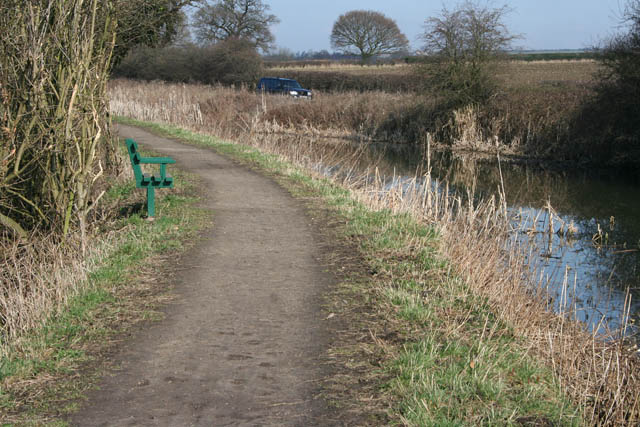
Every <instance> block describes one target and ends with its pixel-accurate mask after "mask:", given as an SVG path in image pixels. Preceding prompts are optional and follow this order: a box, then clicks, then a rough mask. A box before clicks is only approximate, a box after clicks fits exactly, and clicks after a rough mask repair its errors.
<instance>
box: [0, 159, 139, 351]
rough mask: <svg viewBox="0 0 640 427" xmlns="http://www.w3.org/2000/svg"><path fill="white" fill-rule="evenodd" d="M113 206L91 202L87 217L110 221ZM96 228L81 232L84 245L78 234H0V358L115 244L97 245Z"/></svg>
mask: <svg viewBox="0 0 640 427" xmlns="http://www.w3.org/2000/svg"><path fill="white" fill-rule="evenodd" d="M121 160H124V157H122V159H121ZM132 179H133V176H132V173H131V171H130V170H123V171H122V172H121V173H120V175H118V176H115V175H114V176H112V180H113V182H114V183H115V182H117V183H121V182H124V181H131V180H132ZM105 191H106V190H105ZM114 209H115V208H114V206H113V202H110V203H106V202H104V201H103V202H102V203H100V204H96V206H94V209H93V212H92V216H91V217H90V218H89V220H90V221H91V222H92V223H93V224H100V225H101V226H104V225H105V224H107V223H109V222H111V221H112V218H111V216H112V215H113V211H114ZM97 230H98V227H97V226H94V227H91V229H89V230H86V232H87V233H89V234H88V236H87V237H90V238H89V239H87V240H88V243H84V244H83V240H84V239H82V238H81V236H80V234H79V233H73V234H70V235H69V236H68V237H67V239H66V240H65V241H64V242H61V241H60V238H59V236H58V235H56V234H55V233H49V234H40V235H33V236H31V237H30V239H29V240H28V241H24V240H21V239H16V238H14V237H12V236H9V235H4V236H0V266H1V268H0V359H2V357H4V356H6V351H8V350H9V348H10V347H13V348H14V349H15V347H16V346H18V347H19V345H20V338H21V337H23V336H25V334H28V333H29V332H30V331H33V330H35V329H37V328H38V327H40V326H42V325H43V324H44V322H45V321H46V320H47V319H48V318H49V317H50V316H52V315H55V314H56V313H59V312H60V311H61V310H62V309H63V308H64V307H66V306H67V302H68V301H69V299H71V298H73V297H74V296H75V295H76V294H77V292H78V291H79V290H80V289H82V287H83V286H85V285H86V279H87V273H88V272H89V271H91V269H92V268H93V267H94V266H95V263H97V262H99V261H100V260H101V259H102V257H103V256H104V254H105V253H107V252H108V248H109V247H111V246H113V244H115V241H114V236H111V235H105V236H102V237H101V238H100V239H99V243H98V240H95V239H93V237H94V235H95V233H96V232H97Z"/></svg>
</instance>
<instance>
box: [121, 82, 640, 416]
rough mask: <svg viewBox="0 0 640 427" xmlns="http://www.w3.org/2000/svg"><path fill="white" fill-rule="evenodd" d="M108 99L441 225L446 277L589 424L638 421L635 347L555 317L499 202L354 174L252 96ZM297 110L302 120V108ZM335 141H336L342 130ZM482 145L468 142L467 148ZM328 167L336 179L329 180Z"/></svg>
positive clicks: (146, 89)
mask: <svg viewBox="0 0 640 427" xmlns="http://www.w3.org/2000/svg"><path fill="white" fill-rule="evenodd" d="M111 97H112V98H111V99H112V100H111V111H112V113H113V114H115V115H121V116H127V117H130V118H134V119H137V120H144V121H152V122H162V123H167V124H171V125H175V126H179V127H182V128H186V129H190V130H194V131H197V132H203V133H207V134H211V135H215V136H218V137H224V138H231V139H233V140H234V141H238V142H241V143H243V144H246V145H251V146H253V147H256V148H258V149H260V150H261V151H264V152H267V153H272V154H276V155H278V156H280V157H281V158H283V159H286V160H287V161H289V162H291V163H293V164H295V165H297V166H300V167H304V168H306V169H307V170H308V171H309V173H310V174H315V175H316V176H319V177H327V176H331V179H333V180H334V181H335V182H336V183H338V184H340V185H341V186H343V187H345V188H347V189H349V190H350V192H351V194H352V196H353V197H355V198H356V199H357V200H358V201H360V202H361V203H363V204H365V205H366V206H368V207H370V208H371V209H373V210H382V209H385V210H390V211H392V212H395V213H404V214H410V215H411V216H412V217H413V218H414V219H415V220H416V221H419V222H420V223H423V224H428V225H432V226H434V227H435V228H436V229H437V230H438V233H439V247H438V251H439V253H440V254H441V255H442V257H443V259H445V260H448V262H447V263H446V265H447V267H446V271H443V272H441V273H442V274H444V275H446V276H447V277H458V278H460V279H461V280H463V281H464V282H465V283H466V284H467V287H468V289H469V292H470V293H472V294H474V295H476V296H479V297H481V298H484V299H486V301H488V304H489V305H490V306H491V308H492V311H493V313H494V314H495V315H496V316H497V318H498V319H499V320H500V321H502V322H504V324H506V325H509V327H510V328H512V329H513V331H514V332H515V334H516V335H517V336H518V337H520V339H521V340H522V342H523V343H524V346H525V347H526V349H527V351H528V352H529V353H530V354H532V355H535V356H537V357H539V358H540V359H541V360H543V361H545V362H546V364H547V365H548V366H550V367H552V369H553V372H554V373H555V379H556V381H557V383H558V384H559V385H560V386H561V387H562V389H563V390H565V391H566V393H567V394H568V395H569V396H570V397H571V398H572V400H573V402H575V403H576V404H577V405H579V407H580V408H582V410H583V417H584V419H585V420H586V421H587V422H588V423H590V424H592V425H622V424H626V425H637V424H638V423H639V422H640V392H639V390H640V376H639V374H640V368H639V364H638V358H637V356H636V354H635V350H634V348H632V347H631V346H630V345H628V343H626V342H625V341H624V340H620V339H615V337H616V336H617V335H615V334H616V333H617V332H612V333H611V334H610V335H609V336H606V335H601V334H597V333H595V332H594V333H590V332H588V331H587V330H586V328H585V327H584V325H582V324H579V323H577V322H575V321H574V320H572V317H571V315H570V314H571V313H570V307H567V308H566V310H565V312H564V313H560V314H558V313H553V312H552V311H551V310H550V308H551V306H552V303H551V302H550V301H549V300H548V295H546V293H545V292H544V291H543V290H542V285H541V284H540V282H539V281H538V280H535V277H536V276H535V273H534V274H532V273H531V266H530V265H527V262H530V260H531V258H530V257H528V255H529V254H530V253H531V250H532V249H531V248H530V247H528V246H526V245H520V244H519V243H518V242H517V241H515V242H514V240H513V231H514V230H513V229H512V227H513V225H512V221H511V218H510V214H509V212H508V211H507V209H506V205H505V203H504V202H503V199H502V198H492V199H489V200H485V201H482V202H471V200H473V197H466V198H462V197H460V196H457V195H453V194H451V193H450V192H449V191H448V186H447V184H446V183H442V182H437V181H436V180H434V179H433V178H432V177H431V174H430V170H429V168H427V170H426V171H425V173H421V174H419V175H416V176H415V177H414V178H412V179H410V180H408V181H402V182H397V179H396V178H395V177H392V179H391V182H394V181H396V182H395V185H391V184H390V181H389V179H388V178H389V177H386V178H385V177H383V176H382V175H381V174H380V173H379V170H377V169H376V168H375V165H371V167H370V169H369V170H364V171H363V170H361V169H360V168H359V167H358V166H357V164H358V163H359V161H360V156H359V155H358V151H357V150H355V151H354V150H347V151H346V152H347V153H349V154H348V156H345V155H344V154H343V153H344V152H345V151H343V150H341V147H340V145H341V143H339V142H337V141H334V142H333V143H329V144H327V143H326V141H323V142H322V143H320V141H321V135H323V134H324V132H321V131H318V130H316V129H314V127H313V126H312V125H311V124H309V123H312V121H309V122H307V123H306V124H305V125H306V128H305V129H306V131H305V132H302V131H301V128H300V127H294V126H292V125H291V124H282V123H279V122H278V121H277V120H273V119H272V120H264V116H265V115H267V116H268V114H269V111H270V110H271V109H272V108H274V105H273V104H277V103H279V102H283V103H284V102H290V101H284V100H275V99H273V100H272V99H269V100H264V99H259V98H254V99H252V100H251V99H250V100H247V98H250V96H249V97H248V96H247V95H246V93H245V92H233V91H232V90H230V89H222V88H205V87H200V86H187V85H160V86H158V84H135V83H132V82H115V83H114V84H112V87H111ZM237 97H241V98H242V99H241V100H240V102H239V105H240V106H241V107H240V108H237V109H235V107H231V106H225V105H221V104H220V103H223V102H224V101H225V100H226V101H227V102H229V99H235V98H237ZM271 102H273V104H271ZM254 103H255V104H254ZM252 105H253V106H252ZM256 105H257V106H256ZM295 105H296V106H297V107H299V108H300V109H301V110H302V111H305V105H304V104H300V103H297V104H295ZM205 106H206V107H205ZM214 106H218V107H219V108H218V109H216V108H213V107H214ZM194 111H199V112H198V113H197V114H195V113H194ZM334 133H335V134H336V135H339V134H341V133H344V129H341V128H338V129H335V132H334ZM477 137H478V135H477V134H469V135H467V138H468V139H469V143H472V140H474V139H475V138H477ZM342 144H344V143H342ZM427 144H428V145H429V140H427ZM329 165H331V166H332V167H331V170H332V171H333V173H331V174H329V175H328V174H327V166H329ZM470 191H471V190H470ZM415 244H416V245H417V244H420V239H418V238H416V239H415ZM409 246H411V245H409ZM505 248H509V250H505ZM407 250H410V248H408V249H407ZM533 270H534V271H535V268H534V269H533ZM420 274H424V275H428V274H431V273H430V272H422V273H420ZM567 286H568V285H567ZM466 321H467V319H465V317H464V316H462V317H458V318H456V320H455V322H452V324H451V325H450V333H452V334H453V333H455V331H456V330H457V329H458V328H459V327H461V323H462V324H464V322H466ZM498 333H500V331H496V330H495V329H492V330H489V331H486V332H482V336H480V337H475V338H474V339H478V340H480V341H483V340H485V339H486V335H491V334H498ZM490 350H491V349H490V348H488V347H487V348H486V349H484V351H485V352H486V353H487V354H485V355H484V357H485V358H487V359H490V358H491V353H490Z"/></svg>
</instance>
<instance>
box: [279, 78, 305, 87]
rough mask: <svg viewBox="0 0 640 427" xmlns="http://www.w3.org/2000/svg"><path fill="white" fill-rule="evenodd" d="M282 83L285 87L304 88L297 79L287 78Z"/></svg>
mask: <svg viewBox="0 0 640 427" xmlns="http://www.w3.org/2000/svg"><path fill="white" fill-rule="evenodd" d="M282 83H283V86H284V88H285V89H302V86H300V83H298V82H297V81H295V80H285V81H284V82H282Z"/></svg>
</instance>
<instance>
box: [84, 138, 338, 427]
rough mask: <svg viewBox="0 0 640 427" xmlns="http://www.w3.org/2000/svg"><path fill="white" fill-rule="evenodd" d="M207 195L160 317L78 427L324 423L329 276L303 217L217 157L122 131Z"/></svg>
mask: <svg viewBox="0 0 640 427" xmlns="http://www.w3.org/2000/svg"><path fill="white" fill-rule="evenodd" d="M119 132H120V134H121V135H122V136H126V137H132V138H134V139H136V140H137V141H138V142H139V143H140V144H141V145H142V146H144V147H148V148H152V149H153V150H156V151H158V152H161V153H164V154H166V155H169V156H171V157H173V158H175V159H176V160H177V161H178V164H179V165H180V167H181V168H184V169H186V170H188V171H191V172H194V173H197V174H198V175H199V176H201V177H202V179H203V180H204V182H205V184H206V186H207V197H206V200H205V201H204V202H203V203H204V204H205V206H206V207H207V208H209V209H211V210H212V211H213V213H214V224H215V225H214V227H213V228H212V230H211V231H208V232H207V234H206V235H205V236H203V237H204V238H203V239H202V242H201V243H199V244H198V245H197V246H196V247H194V248H193V249H191V250H190V251H189V252H187V253H186V254H185V255H184V256H183V257H182V258H181V260H180V262H179V263H178V265H179V271H178V272H177V274H176V275H175V281H174V283H173V285H174V286H175V290H174V293H175V294H176V295H177V297H176V299H175V301H174V302H173V303H171V304H170V305H169V306H168V307H167V308H166V310H165V311H166V317H165V319H164V320H162V321H160V322H156V323H153V324H150V325H149V326H148V327H146V328H144V330H141V331H139V332H138V333H137V334H136V336H134V337H133V338H132V340H131V341H130V342H128V343H125V344H124V345H123V346H122V347H123V348H122V350H121V351H120V352H119V353H118V354H117V355H116V364H117V365H118V366H119V367H120V368H119V369H118V370H117V371H115V372H113V375H111V376H109V377H107V378H105V379H104V380H103V383H102V384H100V390H98V391H96V392H93V393H92V394H91V395H90V396H89V401H88V402H87V404H86V405H85V407H84V408H83V409H82V410H81V411H80V412H79V413H78V414H76V415H75V416H74V417H73V418H72V420H71V423H72V424H73V425H79V426H94V425H108V426H116V425H117V426H127V425H131V426H133V425H135V426H140V425H162V426H190V425H202V426H211V425H215V426H226V425H300V426H302V425H305V426H308V425H331V424H333V422H332V421H331V416H330V415H329V414H330V412H329V411H328V408H327V407H326V404H325V403H324V402H323V400H322V399H321V398H320V397H319V396H318V392H319V382H320V381H321V380H322V377H323V375H325V372H324V370H325V368H324V367H323V366H324V364H323V363H322V358H323V355H324V352H325V350H326V347H327V343H328V338H329V336H328V335H329V331H328V330H327V326H326V324H327V322H326V321H324V319H325V317H326V315H323V313H322V311H321V305H322V302H323V299H322V298H323V295H324V293H325V292H326V290H327V289H328V287H329V286H330V285H331V282H332V280H333V279H332V277H331V276H330V275H329V274H328V273H325V272H324V271H323V268H322V266H321V263H320V261H319V260H318V259H319V258H318V256H319V254H320V250H319V248H318V245H317V241H316V240H314V232H313V229H312V227H311V226H310V225H309V222H310V221H309V220H308V218H307V217H306V216H305V212H304V209H303V208H302V207H301V206H300V204H299V203H298V202H297V201H295V200H294V199H293V198H292V197H291V196H290V195H289V194H288V193H287V192H286V191H285V190H283V189H282V188H281V187H279V186H278V185H277V184H275V183H274V182H272V181H271V180H269V179H268V178H265V177H263V176H261V175H258V174H256V173H254V172H251V171H249V170H247V169H246V168H244V167H242V166H239V165H236V164H234V163H233V162H231V161H230V160H228V159H226V158H224V157H221V156H219V155H217V154H215V153H213V152H212V151H209V150H205V149H201V148H194V147H191V146H187V145H182V144H180V143H178V142H175V141H172V140H168V139H165V138H160V137H157V136H154V135H152V134H150V133H148V132H145V131H143V130H140V129H137V128H133V127H128V126H120V127H119Z"/></svg>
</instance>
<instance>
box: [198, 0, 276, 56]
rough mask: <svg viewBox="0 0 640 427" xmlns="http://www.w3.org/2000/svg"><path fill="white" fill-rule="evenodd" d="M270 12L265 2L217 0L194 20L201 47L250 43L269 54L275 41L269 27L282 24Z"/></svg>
mask: <svg viewBox="0 0 640 427" xmlns="http://www.w3.org/2000/svg"><path fill="white" fill-rule="evenodd" d="M269 9H270V7H269V5H267V4H264V3H263V2H262V0H214V1H213V2H211V3H207V4H205V5H204V6H203V7H202V8H200V10H198V12H196V14H195V16H194V23H193V26H194V28H195V34H196V39H197V40H198V42H200V43H202V44H207V43H215V42H218V41H223V40H228V39H241V40H248V41H250V42H251V43H253V45H254V46H255V47H256V48H258V49H261V50H263V51H265V52H266V51H268V50H269V49H270V48H271V46H272V44H273V41H274V37H273V34H272V33H271V29H270V28H269V27H270V26H271V25H274V24H277V23H278V22H280V21H279V19H278V18H277V17H276V16H275V15H273V14H270V13H269Z"/></svg>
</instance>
